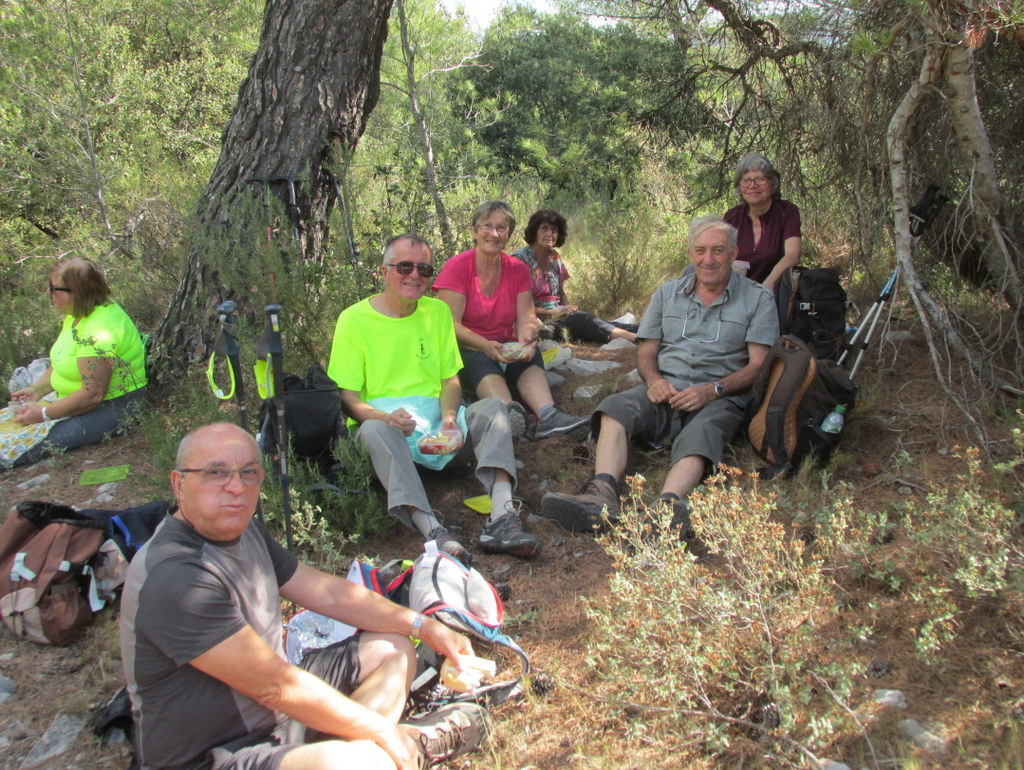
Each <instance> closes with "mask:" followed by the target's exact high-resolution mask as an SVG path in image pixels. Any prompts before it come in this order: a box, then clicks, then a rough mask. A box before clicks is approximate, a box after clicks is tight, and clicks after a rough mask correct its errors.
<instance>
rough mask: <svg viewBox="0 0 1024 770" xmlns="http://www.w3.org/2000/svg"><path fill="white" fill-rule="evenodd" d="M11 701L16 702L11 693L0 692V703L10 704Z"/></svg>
mask: <svg viewBox="0 0 1024 770" xmlns="http://www.w3.org/2000/svg"><path fill="white" fill-rule="evenodd" d="M12 700H17V698H15V697H14V693H13V692H0V703H10V702H11V701H12Z"/></svg>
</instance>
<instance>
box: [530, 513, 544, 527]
mask: <svg viewBox="0 0 1024 770" xmlns="http://www.w3.org/2000/svg"><path fill="white" fill-rule="evenodd" d="M542 521H544V519H543V518H541V517H540V516H538V515H537V514H536V513H528V514H526V523H527V524H530V525H533V526H536V525H537V524H540V523H541V522H542Z"/></svg>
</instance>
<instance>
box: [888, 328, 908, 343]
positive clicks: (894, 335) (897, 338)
mask: <svg viewBox="0 0 1024 770" xmlns="http://www.w3.org/2000/svg"><path fill="white" fill-rule="evenodd" d="M913 339H914V335H913V334H911V333H910V332H908V331H905V330H903V329H897V330H895V331H891V332H889V333H888V334H886V335H885V341H886V342H892V343H894V344H895V343H897V342H909V341H911V340H913Z"/></svg>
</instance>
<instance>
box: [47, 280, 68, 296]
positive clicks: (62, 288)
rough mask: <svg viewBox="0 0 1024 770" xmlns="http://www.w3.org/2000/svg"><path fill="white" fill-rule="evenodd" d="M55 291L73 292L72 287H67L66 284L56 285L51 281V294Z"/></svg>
mask: <svg viewBox="0 0 1024 770" xmlns="http://www.w3.org/2000/svg"><path fill="white" fill-rule="evenodd" d="M55 291H63V292H66V293H67V294H70V293H71V289H69V288H67V287H66V286H54V285H53V284H52V283H51V284H50V294H53V293H54V292H55Z"/></svg>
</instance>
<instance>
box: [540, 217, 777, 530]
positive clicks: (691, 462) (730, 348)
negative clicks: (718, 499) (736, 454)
mask: <svg viewBox="0 0 1024 770" xmlns="http://www.w3.org/2000/svg"><path fill="white" fill-rule="evenodd" d="M689 255H690V263H691V265H692V266H693V269H692V270H690V269H687V270H686V271H684V273H683V274H682V276H680V277H679V278H676V279H674V280H671V281H667V282H666V283H663V284H662V285H661V286H659V287H658V289H657V291H655V292H654V296H653V297H651V302H650V304H649V305H648V307H647V312H646V313H644V317H643V320H641V322H640V329H639V331H638V332H637V342H639V343H640V347H639V348H638V350H637V370H638V371H639V373H640V376H641V377H642V378H643V381H644V384H643V385H638V386H637V387H635V388H632V389H630V390H627V391H624V392H622V393H616V394H614V395H611V396H608V397H607V398H605V399H604V400H603V401H602V402H601V403H600V404H599V405H598V407H597V411H596V412H595V413H594V416H593V418H592V422H591V432H592V435H593V436H594V437H595V438H596V445H595V450H594V451H595V463H594V471H595V473H594V476H593V477H592V478H591V479H589V480H588V481H587V482H586V484H584V486H583V489H582V490H581V492H580V494H578V495H565V494H558V493H554V492H549V493H547V494H545V495H544V498H543V499H542V500H541V508H542V509H543V511H544V514H545V515H546V516H548V517H550V518H552V519H554V520H555V521H556V522H558V523H559V524H561V525H562V526H563V527H565V528H566V529H568V530H571V531H577V530H580V531H593V530H599V529H602V528H603V527H604V526H606V524H608V523H609V521H611V522H614V520H615V518H616V517H617V515H618V512H619V494H618V483H619V480H620V479H621V478H622V474H623V473H624V472H625V470H626V460H627V453H628V448H629V441H630V440H631V439H643V440H646V441H648V442H650V443H653V444H665V443H669V442H671V443H672V457H671V466H670V468H669V471H668V475H667V476H666V478H665V483H664V485H663V486H662V491H661V499H662V500H664V501H666V502H668V503H670V504H672V506H673V508H674V510H675V512H676V521H675V523H676V524H677V525H678V526H680V527H681V528H684V529H685V528H686V527H688V515H687V509H686V505H685V502H684V500H685V498H686V496H687V495H688V494H689V493H690V490H692V489H693V488H694V487H695V486H697V484H698V483H700V480H701V479H702V478H703V476H704V474H705V472H706V471H707V469H708V468H709V467H710V466H713V465H715V464H717V463H718V462H719V461H720V460H721V458H722V452H723V451H724V449H725V445H726V444H727V443H728V442H729V440H730V439H731V438H732V437H733V435H734V434H735V433H736V431H737V429H738V428H739V427H740V426H741V425H742V424H743V419H744V415H745V412H746V408H747V405H748V403H749V401H750V398H751V393H750V386H751V384H752V383H753V381H754V377H755V375H756V374H757V370H758V369H759V368H760V366H761V363H762V361H764V359H765V356H766V355H767V354H768V350H769V348H770V347H771V345H772V343H773V342H774V341H775V339H776V337H778V336H779V325H778V318H777V314H776V310H775V302H774V299H773V298H772V294H771V292H769V291H768V290H767V289H765V288H764V287H763V286H761V285H760V284H757V283H754V282H753V281H750V280H748V279H746V278H744V277H742V276H740V275H738V274H736V273H734V272H733V270H732V265H733V262H734V261H735V259H736V229H735V228H734V227H732V225H729V224H727V223H726V222H724V221H723V220H721V219H719V218H717V217H700V218H698V219H695V220H694V221H693V223H692V224H691V227H690V243H689Z"/></svg>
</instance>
